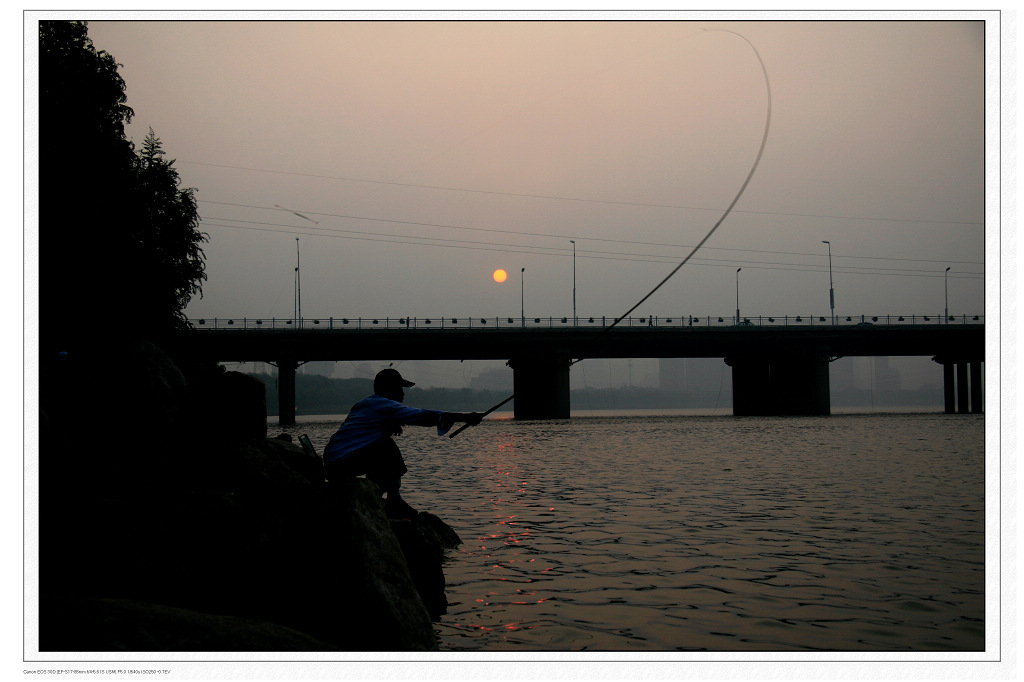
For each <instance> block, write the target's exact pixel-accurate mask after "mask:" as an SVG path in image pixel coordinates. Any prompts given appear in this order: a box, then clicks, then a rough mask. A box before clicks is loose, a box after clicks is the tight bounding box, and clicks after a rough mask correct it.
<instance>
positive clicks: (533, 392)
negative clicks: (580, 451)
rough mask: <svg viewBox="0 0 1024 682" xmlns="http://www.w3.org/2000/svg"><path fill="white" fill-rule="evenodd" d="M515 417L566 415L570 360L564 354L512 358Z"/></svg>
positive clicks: (510, 363)
mask: <svg viewBox="0 0 1024 682" xmlns="http://www.w3.org/2000/svg"><path fill="white" fill-rule="evenodd" d="M508 364H509V366H510V367H511V368H512V384H513V387H514V388H513V390H514V392H515V396H516V399H515V408H514V414H515V418H516V419H568V418H569V366H570V359H569V357H568V356H567V355H563V354H556V353H552V354H544V355H529V356H521V357H516V358H512V359H511V360H509V362H508Z"/></svg>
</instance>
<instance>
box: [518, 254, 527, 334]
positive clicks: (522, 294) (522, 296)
mask: <svg viewBox="0 0 1024 682" xmlns="http://www.w3.org/2000/svg"><path fill="white" fill-rule="evenodd" d="M519 307H520V310H519V313H520V314H521V315H522V316H523V327H524V328H525V327H526V268H522V269H521V270H520V271H519Z"/></svg>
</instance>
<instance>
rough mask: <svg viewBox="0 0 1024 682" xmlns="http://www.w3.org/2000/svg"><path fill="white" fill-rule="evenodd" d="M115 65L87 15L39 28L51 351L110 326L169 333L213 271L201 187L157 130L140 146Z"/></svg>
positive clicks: (43, 293) (42, 258)
mask: <svg viewBox="0 0 1024 682" xmlns="http://www.w3.org/2000/svg"><path fill="white" fill-rule="evenodd" d="M117 69H118V64H117V62H116V61H115V60H114V58H113V57H112V56H111V55H110V54H108V53H107V52H104V51H97V50H96V48H95V46H94V45H93V43H92V40H91V39H90V38H89V36H88V27H87V24H86V23H85V22H68V21H44V22H40V28H39V315H40V330H39V332H40V345H41V352H42V354H43V359H44V361H45V359H46V358H47V357H49V355H50V354H54V353H56V352H57V351H60V350H67V351H70V350H72V349H73V348H74V347H75V346H79V347H80V346H82V345H83V344H84V345H89V344H90V343H93V342H95V341H97V339H102V337H103V336H105V335H117V336H121V337H123V336H137V337H140V338H149V339H152V340H156V341H158V342H159V341H160V340H161V339H162V338H164V337H165V336H167V335H168V334H170V333H172V332H173V331H175V330H176V329H179V328H181V327H182V326H183V325H184V324H185V321H184V312H183V311H184V308H185V306H186V305H187V303H188V301H189V299H190V298H191V296H192V295H194V294H197V293H200V292H201V282H202V281H203V280H204V279H205V274H204V272H203V268H204V261H203V253H202V250H201V249H200V244H201V243H202V242H203V241H205V240H206V236H205V235H204V234H202V233H201V232H199V231H198V229H197V228H198V224H199V216H198V213H197V210H196V203H195V197H194V194H195V190H193V189H179V187H178V184H179V177H178V174H177V171H175V170H174V169H173V167H172V164H173V161H167V160H165V159H164V154H163V150H162V149H161V146H160V142H159V140H158V139H157V138H156V136H155V135H154V134H153V132H152V130H151V131H150V134H149V135H148V136H147V138H146V141H145V143H144V145H143V149H142V152H141V154H138V153H136V150H135V146H134V145H133V144H132V142H131V141H130V140H128V139H127V138H126V137H125V125H126V124H127V123H129V122H130V121H131V119H132V116H133V115H134V112H133V111H132V109H131V108H130V107H128V106H127V105H126V104H125V102H126V100H127V98H126V95H125V83H124V80H123V79H122V78H121V76H120V75H119V74H118V71H117Z"/></svg>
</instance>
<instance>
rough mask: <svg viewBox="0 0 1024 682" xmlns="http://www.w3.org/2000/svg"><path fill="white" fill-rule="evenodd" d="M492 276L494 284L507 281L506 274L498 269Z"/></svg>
mask: <svg viewBox="0 0 1024 682" xmlns="http://www.w3.org/2000/svg"><path fill="white" fill-rule="evenodd" d="M492 276H493V277H494V281H495V282H504V281H505V280H506V279H508V273H507V272H505V271H504V270H502V269H500V268H499V269H498V270H495V271H494V275H492Z"/></svg>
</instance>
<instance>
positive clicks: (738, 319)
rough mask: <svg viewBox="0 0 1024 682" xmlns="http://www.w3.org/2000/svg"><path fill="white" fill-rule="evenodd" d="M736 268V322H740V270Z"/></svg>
mask: <svg viewBox="0 0 1024 682" xmlns="http://www.w3.org/2000/svg"><path fill="white" fill-rule="evenodd" d="M742 269H743V268H736V324H739V323H740V270H742Z"/></svg>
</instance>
